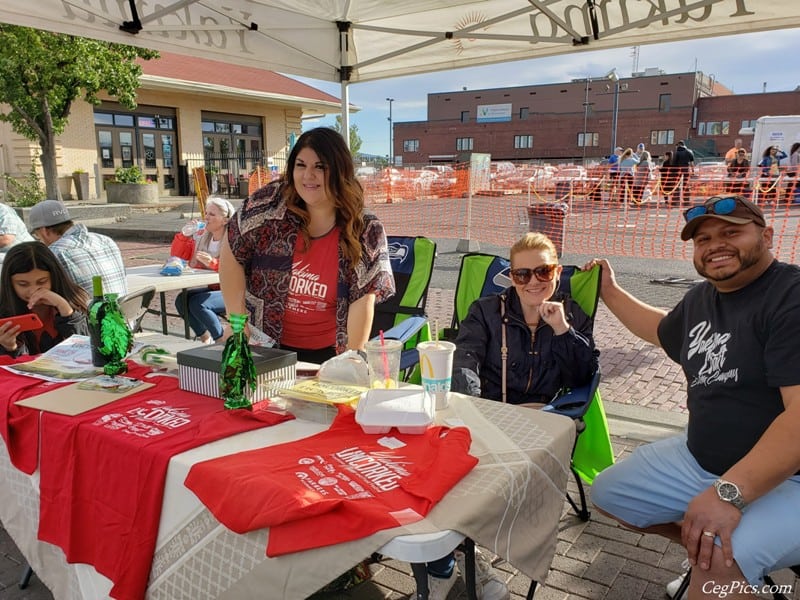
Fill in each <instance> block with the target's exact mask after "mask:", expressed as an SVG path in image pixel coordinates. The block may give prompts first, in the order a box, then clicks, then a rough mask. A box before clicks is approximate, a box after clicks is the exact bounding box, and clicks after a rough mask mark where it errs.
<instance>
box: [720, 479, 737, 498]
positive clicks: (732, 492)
mask: <svg viewBox="0 0 800 600" xmlns="http://www.w3.org/2000/svg"><path fill="white" fill-rule="evenodd" d="M717 492H718V493H719V497H720V498H722V499H723V500H727V501H729V502H730V501H731V500H733V499H734V498H736V497H737V496H739V489H738V488H737V487H736V486H735V485H734V484H732V483H728V482H727V481H726V482H723V483H720V484H719V486H718V487H717Z"/></svg>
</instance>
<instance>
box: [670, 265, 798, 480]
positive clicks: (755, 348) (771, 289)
mask: <svg viewBox="0 0 800 600" xmlns="http://www.w3.org/2000/svg"><path fill="white" fill-rule="evenodd" d="M658 338H659V341H660V342H661V345H662V347H663V348H664V350H665V351H666V353H667V355H668V356H669V357H670V358H671V359H672V360H674V361H675V362H678V363H680V365H681V366H682V367H683V372H684V374H685V375H686V385H687V393H688V400H687V405H688V407H689V427H688V446H689V451H690V452H691V453H692V455H693V456H694V457H695V458H696V459H697V462H699V463H700V466H702V467H703V468H704V469H706V470H707V471H710V472H712V473H715V474H717V475H721V474H722V473H724V472H725V471H727V470H728V469H729V468H730V467H731V466H733V465H734V464H735V463H737V462H738V461H739V460H740V459H741V458H742V457H744V455H745V454H747V453H748V452H749V451H750V449H751V448H752V447H753V446H754V445H755V444H756V442H758V440H759V439H760V438H761V436H762V434H763V433H764V431H765V430H766V429H767V427H769V425H770V423H772V421H773V420H774V419H775V418H776V417H777V416H778V415H779V414H780V413H782V412H783V410H784V407H783V400H782V398H781V394H780V390H779V388H780V387H781V386H790V385H800V267H797V266H796V265H788V264H785V263H779V262H777V261H775V262H773V263H772V265H770V267H769V268H768V269H767V270H766V271H765V272H764V273H763V274H762V275H761V277H759V278H758V279H757V280H756V281H754V282H753V283H751V284H750V285H748V286H747V287H745V288H743V289H741V290H737V291H735V292H730V293H720V292H718V291H717V290H716V289H715V288H714V287H713V286H712V285H711V284H709V283H707V282H705V283H702V284H699V285H697V286H695V287H694V288H692V289H691V290H689V292H688V293H687V294H686V296H684V298H683V300H681V301H680V302H679V303H678V305H677V306H676V307H675V308H674V309H673V310H672V311H671V312H670V313H669V314H668V315H667V316H666V317H664V319H663V320H662V321H661V323H660V324H659V326H658Z"/></svg>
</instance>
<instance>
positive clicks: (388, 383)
mask: <svg viewBox="0 0 800 600" xmlns="http://www.w3.org/2000/svg"><path fill="white" fill-rule="evenodd" d="M380 338H381V362H382V363H383V383H384V387H385V388H386V389H389V388H391V387H393V386H392V376H391V372H390V371H389V355H388V354H386V340H385V339H384V337H383V329H381V330H380Z"/></svg>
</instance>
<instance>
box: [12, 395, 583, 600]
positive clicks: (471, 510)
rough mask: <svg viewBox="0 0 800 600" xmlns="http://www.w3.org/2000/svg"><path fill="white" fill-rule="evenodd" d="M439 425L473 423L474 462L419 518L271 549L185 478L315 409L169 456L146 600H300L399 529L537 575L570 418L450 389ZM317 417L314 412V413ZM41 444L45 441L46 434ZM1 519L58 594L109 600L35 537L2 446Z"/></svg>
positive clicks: (299, 432)
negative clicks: (433, 536) (211, 506)
mask: <svg viewBox="0 0 800 600" xmlns="http://www.w3.org/2000/svg"><path fill="white" fill-rule="evenodd" d="M452 396H453V397H452V399H451V403H450V407H449V408H448V409H446V410H442V411H438V412H437V415H436V420H437V422H440V423H444V424H449V425H459V424H465V425H467V426H468V427H469V428H470V431H471V433H472V438H473V444H472V448H471V450H470V452H471V453H472V454H473V455H475V456H477V457H478V458H479V459H480V462H479V464H478V466H476V467H475V469H473V470H472V471H471V472H470V473H469V474H468V475H467V476H466V477H465V478H464V479H463V480H461V482H459V483H458V484H457V485H456V486H455V487H454V488H453V489H452V490H451V491H450V492H449V493H448V494H447V495H446V496H445V498H444V499H443V500H442V501H441V502H440V503H439V504H438V505H437V506H436V507H434V509H433V511H432V512H431V513H430V514H429V515H428V517H427V518H425V519H424V520H422V521H420V522H418V523H415V524H413V525H411V526H406V527H398V528H395V529H391V530H386V531H381V532H378V533H376V534H374V535H372V536H369V537H367V538H363V539H361V540H357V541H354V542H350V543H346V544H339V545H337V546H332V547H327V548H319V549H315V550H311V551H307V552H300V553H296V554H291V555H286V556H281V557H276V558H267V557H266V554H265V549H266V539H267V533H268V532H267V530H260V531H254V532H251V533H248V534H245V535H238V534H235V533H233V532H231V531H229V530H227V529H226V528H225V527H223V526H222V525H220V524H219V523H218V522H217V520H216V519H215V518H214V517H213V516H212V515H211V514H210V513H209V512H208V510H206V508H205V507H204V506H203V505H202V504H201V503H200V502H199V501H198V500H197V498H196V497H195V496H194V494H192V493H191V492H190V491H189V490H187V489H186V488H185V487H184V486H183V481H184V479H185V477H186V474H187V473H188V471H189V469H190V468H191V466H192V465H193V464H194V463H196V462H198V461H201V460H206V459H209V458H213V457H217V456H223V455H226V454H231V453H235V452H240V451H243V450H249V449H253V448H259V447H264V446H268V445H273V444H278V443H282V442H287V441H292V440H295V439H299V438H302V437H305V436H309V435H313V434H315V433H317V432H319V431H322V430H323V429H325V428H326V427H327V423H325V422H323V421H324V419H323V418H321V416H320V415H322V414H323V413H325V411H324V410H322V409H319V408H315V407H311V409H310V410H307V411H306V412H305V413H303V416H304V417H306V418H302V419H300V418H299V419H297V420H294V421H289V422H286V423H282V424H280V425H276V426H273V427H268V428H265V429H260V430H256V431H251V432H248V433H244V434H240V435H236V436H233V437H230V438H226V439H223V440H219V441H217V442H214V443H211V444H207V445H204V446H201V447H199V448H195V449H193V450H190V451H188V452H184V453H182V454H179V455H176V456H175V457H173V458H172V460H171V461H170V464H169V469H168V473H167V481H166V489H165V494H164V500H163V508H162V514H161V521H160V526H159V536H158V542H157V549H156V553H155V556H154V558H153V565H152V570H151V574H150V584H149V587H148V593H147V598H152V599H161V600H180V599H186V600H202V599H211V598H228V599H231V600H242V599H247V598H265V597H267V596H265V590H270V592H269V597H270V598H271V599H272V598H280V597H282V598H286V599H291V600H297V599H300V598H305V597H306V596H308V595H310V594H311V593H313V592H314V591H316V590H317V589H319V588H320V587H322V586H323V585H324V584H325V583H327V582H328V581H330V580H331V579H333V578H334V577H335V576H337V575H339V574H340V573H342V572H344V571H346V570H347V569H348V568H349V567H351V566H352V565H353V564H355V563H356V562H357V561H359V560H360V559H362V558H365V557H367V556H369V555H370V554H371V553H372V552H374V551H375V550H377V549H378V548H380V547H381V546H382V545H383V544H385V543H386V542H388V541H389V540H390V539H392V538H393V537H395V536H397V535H402V534H408V533H421V532H430V531H438V530H442V529H454V530H457V531H460V532H461V533H463V534H465V535H468V536H470V537H471V538H472V539H474V540H475V541H476V542H477V543H478V544H480V545H481V546H483V547H486V548H488V549H489V550H491V551H492V552H495V553H497V554H499V555H500V556H502V557H503V558H505V559H506V560H508V561H509V562H510V563H511V564H512V565H514V566H515V567H516V568H518V569H519V570H521V571H522V572H523V573H525V574H526V575H528V576H529V577H533V578H535V579H537V580H543V579H544V577H545V576H546V573H547V570H548V568H549V566H550V562H551V561H552V558H553V554H554V552H555V543H556V533H557V528H558V521H559V518H560V515H561V510H562V506H563V502H564V490H565V487H566V482H567V476H568V473H569V459H570V453H571V450H572V444H573V440H574V435H575V433H574V424H573V422H572V421H571V420H570V419H567V418H565V417H561V416H558V415H552V414H547V413H543V412H541V411H536V410H531V409H526V408H519V407H515V406H512V405H507V404H502V403H499V402H491V401H486V400H480V399H474V398H468V397H466V396H459V395H456V394H453V395H452ZM318 417H320V418H318ZM42 443H47V440H42ZM0 475H1V476H2V478H3V481H4V482H5V483H4V485H2V486H0V519H2V521H3V524H4V525H5V528H6V530H7V531H8V533H9V534H10V535H11V537H12V538H13V539H14V540H15V542H16V543H17V545H18V546H19V548H20V550H21V551H22V553H23V554H24V555H25V556H26V558H27V559H28V561H29V562H30V564H31V565H32V566H33V568H34V570H35V571H36V573H37V575H38V576H39V577H40V579H41V580H42V581H44V582H45V584H46V585H47V586H48V587H49V588H50V589H51V591H53V594H54V596H55V597H56V598H57V599H59V600H60V599H62V598H63V599H67V600H73V599H75V600H88V599H100V598H107V597H108V590H109V589H110V587H111V584H110V582H109V581H108V580H106V579H105V578H103V577H102V576H100V575H98V574H97V573H96V572H95V571H94V569H93V568H91V567H90V566H87V565H67V564H66V563H65V562H64V558H63V554H62V553H61V550H60V549H58V548H56V547H54V546H51V545H49V544H45V543H42V542H38V541H37V540H36V531H37V524H38V514H39V511H38V480H37V478H36V475H35V474H34V475H33V476H27V475H24V474H23V473H21V472H19V471H17V470H16V469H15V468H14V467H13V466H11V465H10V463H9V459H8V454H7V452H6V449H5V447H3V448H2V449H0Z"/></svg>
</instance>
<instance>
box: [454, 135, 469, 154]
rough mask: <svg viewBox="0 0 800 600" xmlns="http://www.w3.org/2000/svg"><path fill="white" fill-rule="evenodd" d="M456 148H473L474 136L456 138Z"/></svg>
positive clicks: (460, 150) (463, 150)
mask: <svg viewBox="0 0 800 600" xmlns="http://www.w3.org/2000/svg"><path fill="white" fill-rule="evenodd" d="M456 150H457V151H459V152H465V151H467V150H472V138H456Z"/></svg>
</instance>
